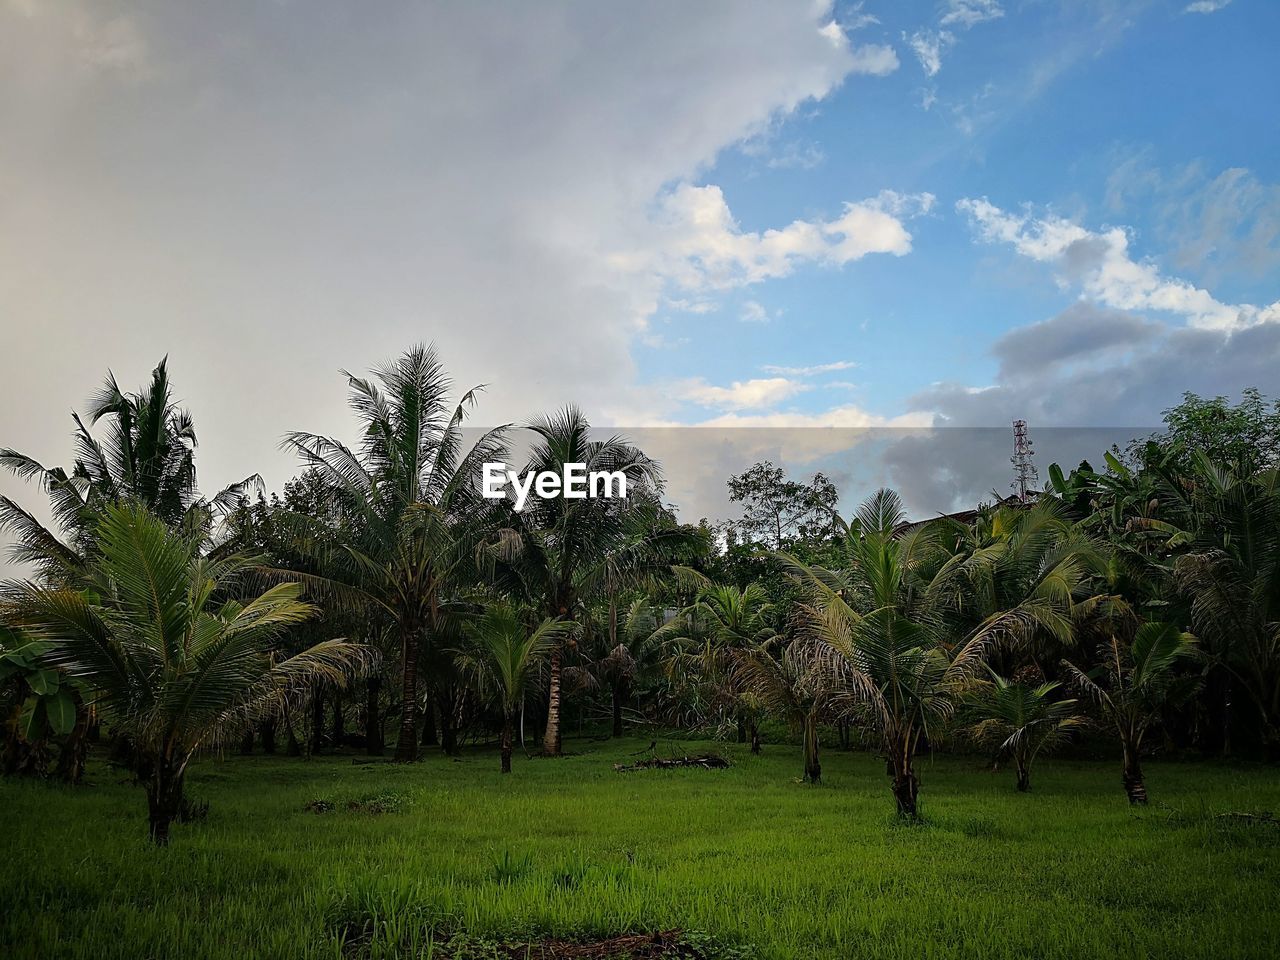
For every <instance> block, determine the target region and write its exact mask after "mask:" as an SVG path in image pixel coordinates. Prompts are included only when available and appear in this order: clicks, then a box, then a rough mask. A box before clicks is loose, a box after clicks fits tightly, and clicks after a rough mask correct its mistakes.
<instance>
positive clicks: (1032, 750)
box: [967, 672, 1084, 792]
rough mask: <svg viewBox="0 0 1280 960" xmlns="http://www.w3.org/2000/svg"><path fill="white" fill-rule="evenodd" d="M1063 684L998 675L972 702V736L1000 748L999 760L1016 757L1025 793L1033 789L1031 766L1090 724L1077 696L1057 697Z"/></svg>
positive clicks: (1015, 764) (997, 754) (987, 744)
mask: <svg viewBox="0 0 1280 960" xmlns="http://www.w3.org/2000/svg"><path fill="white" fill-rule="evenodd" d="M1059 686H1060V684H1057V683H1039V684H1035V685H1032V684H1030V683H1020V682H1016V681H1010V680H1006V679H1005V678H1004V677H1002V676H1000V675H999V674H997V673H994V672H993V673H992V674H991V682H990V683H989V684H984V685H983V687H982V688H981V689H980V691H979V692H978V694H977V695H976V696H974V697H973V698H972V699H971V700H970V702H969V706H968V711H967V712H968V717H967V719H968V722H969V723H970V724H971V727H970V734H971V735H972V737H973V739H974V740H976V741H977V742H978V743H980V744H983V745H986V746H994V747H995V748H996V758H997V760H999V759H1001V758H1003V757H1011V758H1012V759H1013V763H1014V768H1015V770H1016V771H1017V778H1018V779H1017V785H1018V789H1019V790H1020V791H1023V792H1026V791H1027V790H1030V789H1031V766H1032V764H1033V763H1035V759H1036V757H1037V756H1039V755H1040V754H1041V753H1043V752H1045V751H1047V750H1051V749H1052V748H1053V747H1055V746H1057V745H1059V744H1061V743H1064V742H1066V741H1067V739H1068V738H1069V737H1070V735H1071V733H1072V732H1073V731H1075V730H1077V729H1079V728H1080V727H1081V726H1082V725H1083V724H1084V718H1083V717H1081V716H1080V715H1078V714H1077V713H1076V712H1075V708H1076V701H1075V700H1070V699H1067V700H1055V699H1054V698H1053V694H1054V693H1055V692H1056V691H1057V689H1058V687H1059Z"/></svg>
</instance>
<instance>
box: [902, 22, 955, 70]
mask: <svg viewBox="0 0 1280 960" xmlns="http://www.w3.org/2000/svg"><path fill="white" fill-rule="evenodd" d="M955 40H956V38H955V35H954V34H952V33H951V32H949V31H947V30H937V31H934V30H917V31H916V32H915V33H913V34H912V35H911V36H910V37H909V38H907V45H908V46H910V47H911V52H912V53H914V54H915V55H916V59H917V60H919V61H920V66H921V67H922V68H923V69H924V74H925V76H926V77H932V76H934V75H935V74H937V72H938V71H939V70H941V69H942V51H943V50H945V49H946V48H947V47H949V46H951V45H952V44H953V43H955Z"/></svg>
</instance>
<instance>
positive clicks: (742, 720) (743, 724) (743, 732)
mask: <svg viewBox="0 0 1280 960" xmlns="http://www.w3.org/2000/svg"><path fill="white" fill-rule="evenodd" d="M737 719H738V742H739V743H746V742H747V718H746V717H745V716H743V715H742V714H741V713H740V714H738V718H737Z"/></svg>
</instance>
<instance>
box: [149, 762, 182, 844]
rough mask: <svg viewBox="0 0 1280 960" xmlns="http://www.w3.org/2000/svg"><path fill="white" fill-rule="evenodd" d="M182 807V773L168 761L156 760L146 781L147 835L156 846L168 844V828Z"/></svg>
mask: <svg viewBox="0 0 1280 960" xmlns="http://www.w3.org/2000/svg"><path fill="white" fill-rule="evenodd" d="M181 805H182V773H181V772H180V770H179V769H178V768H177V766H176V765H175V764H174V763H173V761H171V760H169V759H164V758H161V759H157V760H156V761H155V762H154V765H153V767H152V770H151V776H150V777H149V778H148V780H147V811H148V824H147V828H148V833H149V835H150V837H151V841H152V842H153V843H155V844H156V845H157V846H161V847H163V846H165V845H166V844H167V843H168V842H169V827H170V825H171V824H172V823H173V821H174V818H176V817H177V816H178V808H179V807H180V806H181Z"/></svg>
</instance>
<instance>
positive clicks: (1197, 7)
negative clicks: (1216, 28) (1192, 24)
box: [1183, 0, 1231, 13]
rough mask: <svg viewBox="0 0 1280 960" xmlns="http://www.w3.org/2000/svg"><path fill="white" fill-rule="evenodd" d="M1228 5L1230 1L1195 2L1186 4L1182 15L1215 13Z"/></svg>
mask: <svg viewBox="0 0 1280 960" xmlns="http://www.w3.org/2000/svg"><path fill="white" fill-rule="evenodd" d="M1229 3H1231V0H1196V2H1195V3H1189V4H1187V5H1186V7H1184V8H1183V13H1217V12H1218V11H1219V10H1221V9H1222V8H1223V7H1225V6H1227V5H1228V4H1229Z"/></svg>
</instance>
